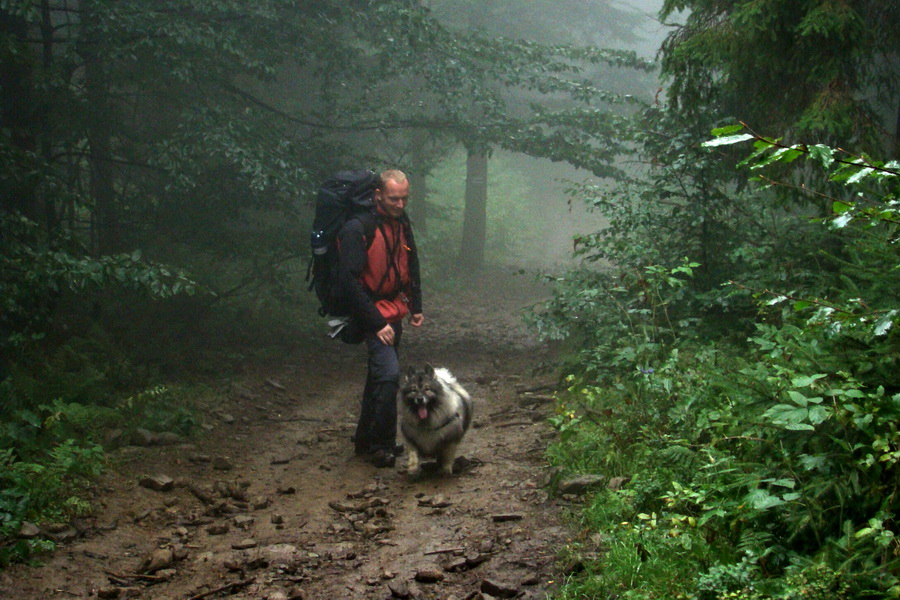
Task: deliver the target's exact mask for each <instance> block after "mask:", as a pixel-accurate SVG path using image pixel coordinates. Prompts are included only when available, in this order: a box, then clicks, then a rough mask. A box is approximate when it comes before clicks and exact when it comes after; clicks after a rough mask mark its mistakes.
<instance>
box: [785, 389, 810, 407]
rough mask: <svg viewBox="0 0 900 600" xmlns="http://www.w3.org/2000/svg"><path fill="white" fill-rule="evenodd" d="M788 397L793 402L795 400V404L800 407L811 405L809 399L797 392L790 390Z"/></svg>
mask: <svg viewBox="0 0 900 600" xmlns="http://www.w3.org/2000/svg"><path fill="white" fill-rule="evenodd" d="M788 396H790V397H791V400H793V401H794V403H796V404H797V405H798V406H806V405H807V404H809V398H807V397H806V396H804V395H803V394H801V393H800V392H798V391H796V390H789V391H788Z"/></svg>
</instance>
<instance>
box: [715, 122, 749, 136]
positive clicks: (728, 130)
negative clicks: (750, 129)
mask: <svg viewBox="0 0 900 600" xmlns="http://www.w3.org/2000/svg"><path fill="white" fill-rule="evenodd" d="M743 130H744V126H743V125H740V124H738V125H727V126H725V127H717V128H715V129H713V130H712V134H713V135H714V136H716V137H722V136H723V135H731V134H734V133H737V132H738V131H743Z"/></svg>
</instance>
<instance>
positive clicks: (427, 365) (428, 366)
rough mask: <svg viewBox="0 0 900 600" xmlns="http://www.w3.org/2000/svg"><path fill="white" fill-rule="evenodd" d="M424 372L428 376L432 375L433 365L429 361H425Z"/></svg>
mask: <svg viewBox="0 0 900 600" xmlns="http://www.w3.org/2000/svg"><path fill="white" fill-rule="evenodd" d="M425 373H426V374H427V375H428V376H429V377H434V367H432V366H431V363H425Z"/></svg>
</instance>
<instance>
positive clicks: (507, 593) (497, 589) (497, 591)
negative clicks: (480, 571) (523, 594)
mask: <svg viewBox="0 0 900 600" xmlns="http://www.w3.org/2000/svg"><path fill="white" fill-rule="evenodd" d="M481 591H482V592H484V593H485V594H490V595H491V596H496V597H497V598H515V597H516V596H518V595H519V588H517V587H515V586H512V585H508V584H505V583H500V582H498V581H493V580H491V579H483V580H482V581H481Z"/></svg>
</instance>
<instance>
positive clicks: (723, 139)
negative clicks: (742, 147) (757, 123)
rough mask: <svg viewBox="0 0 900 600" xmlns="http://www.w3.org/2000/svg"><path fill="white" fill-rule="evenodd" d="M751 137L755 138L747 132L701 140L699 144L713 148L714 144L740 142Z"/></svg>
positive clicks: (725, 144) (727, 144)
mask: <svg viewBox="0 0 900 600" xmlns="http://www.w3.org/2000/svg"><path fill="white" fill-rule="evenodd" d="M752 139H755V138H754V137H753V136H752V135H750V134H749V133H743V134H740V135H728V136H725V137H720V138H717V139H714V140H709V141H708V142H703V143H702V144H701V146H703V147H705V148H714V147H716V146H730V145H731V144H739V143H740V142H746V141H747V140H752Z"/></svg>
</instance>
